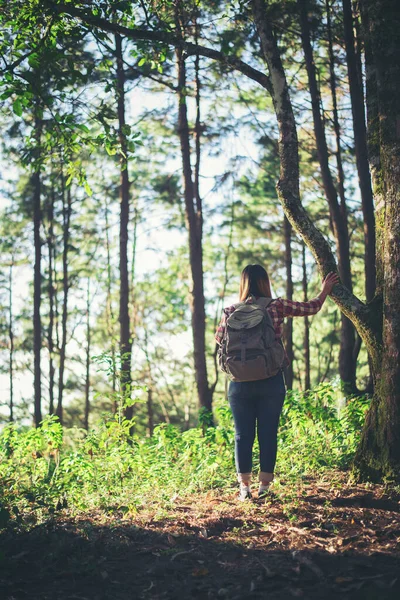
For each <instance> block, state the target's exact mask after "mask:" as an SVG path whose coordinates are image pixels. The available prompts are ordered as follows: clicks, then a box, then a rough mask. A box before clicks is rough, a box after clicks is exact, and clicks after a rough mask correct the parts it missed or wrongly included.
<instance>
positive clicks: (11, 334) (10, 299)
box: [8, 255, 14, 422]
mask: <svg viewBox="0 0 400 600" xmlns="http://www.w3.org/2000/svg"><path fill="white" fill-rule="evenodd" d="M13 267H14V255H12V257H11V263H10V269H9V275H8V337H9V340H10V350H9V382H10V403H9V407H10V417H9V419H10V422H12V421H14V329H13Z"/></svg>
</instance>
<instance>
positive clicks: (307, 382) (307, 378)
mask: <svg viewBox="0 0 400 600" xmlns="http://www.w3.org/2000/svg"><path fill="white" fill-rule="evenodd" d="M301 256H302V267H303V280H302V284H303V301H304V302H307V300H308V281H307V263H306V246H305V244H302V254H301ZM303 350H304V389H305V390H309V389H310V388H311V363H310V320H309V318H308V316H307V315H306V316H305V317H304V338H303Z"/></svg>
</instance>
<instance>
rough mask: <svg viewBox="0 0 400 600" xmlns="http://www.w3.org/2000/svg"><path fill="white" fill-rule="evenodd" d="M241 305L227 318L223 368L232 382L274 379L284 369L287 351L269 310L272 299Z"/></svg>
mask: <svg viewBox="0 0 400 600" xmlns="http://www.w3.org/2000/svg"><path fill="white" fill-rule="evenodd" d="M252 300H253V302H252V303H251V304H250V303H249V302H248V301H245V302H239V303H238V304H236V305H235V310H234V311H233V313H232V314H231V315H230V316H229V317H228V318H227V320H226V326H225V331H224V335H223V338H222V342H221V346H220V348H219V351H218V359H219V366H220V368H221V370H222V371H223V372H224V373H226V374H227V375H228V377H229V379H231V380H232V381H257V380H259V379H267V378H268V377H273V376H274V375H276V374H277V373H278V372H279V371H280V369H281V368H282V365H283V361H284V357H285V351H284V349H283V345H282V342H281V341H280V340H276V339H275V329H274V327H273V325H272V320H271V317H270V316H269V314H268V311H267V307H268V305H269V304H270V302H271V301H272V298H259V299H258V300H257V301H256V300H255V299H254V298H252Z"/></svg>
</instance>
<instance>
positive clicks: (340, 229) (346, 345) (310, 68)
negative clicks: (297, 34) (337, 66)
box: [297, 0, 356, 391]
mask: <svg viewBox="0 0 400 600" xmlns="http://www.w3.org/2000/svg"><path fill="white" fill-rule="evenodd" d="M297 4H298V7H299V14H300V25H301V39H302V45H303V51H304V57H305V62H306V68H307V74H308V82H309V86H310V95H311V105H312V113H313V121H314V131H315V141H316V145H317V153H318V160H319V164H320V168H321V176H322V183H323V187H324V190H325V196H326V199H327V201H328V205H329V212H330V216H331V219H332V224H333V232H334V236H335V240H336V247H337V252H338V262H339V273H340V278H341V280H342V281H343V283H344V285H345V286H346V287H347V288H348V289H349V290H350V291H351V290H352V289H353V285H352V280H351V269H350V248H349V234H348V224H347V210H346V204H345V198H344V186H343V181H342V193H343V195H342V198H341V203H340V204H339V201H338V195H337V191H336V188H335V184H334V182H333V177H332V173H331V170H330V166H329V151H328V145H327V141H326V135H325V126H324V122H323V119H322V115H321V109H320V106H321V95H320V92H319V89H318V84H317V77H316V68H315V63H314V57H313V51H312V47H311V42H310V26H309V22H308V15H307V9H308V2H307V1H306V0H297ZM332 83H333V84H334V81H333V82H332V81H331V85H332ZM335 129H336V128H335ZM336 134H337V135H338V132H337V131H336ZM339 139H340V138H339ZM339 149H340V147H339V148H338V160H339V166H340V167H341V160H340V156H339ZM341 171H342V178H343V169H341ZM339 176H340V171H339ZM341 319H342V327H341V336H340V351H339V374H340V378H341V380H342V382H343V384H344V385H345V387H346V388H347V389H348V390H349V391H355V390H356V363H355V362H354V345H355V332H354V327H353V325H352V323H351V322H350V321H349V320H348V319H347V318H346V316H345V315H343V314H342V315H341Z"/></svg>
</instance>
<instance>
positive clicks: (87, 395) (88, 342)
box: [83, 277, 91, 431]
mask: <svg viewBox="0 0 400 600" xmlns="http://www.w3.org/2000/svg"><path fill="white" fill-rule="evenodd" d="M90 352H91V329H90V277H88V278H87V288H86V373H85V416H84V425H83V426H84V428H85V429H86V431H88V430H89V412H90Z"/></svg>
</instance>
